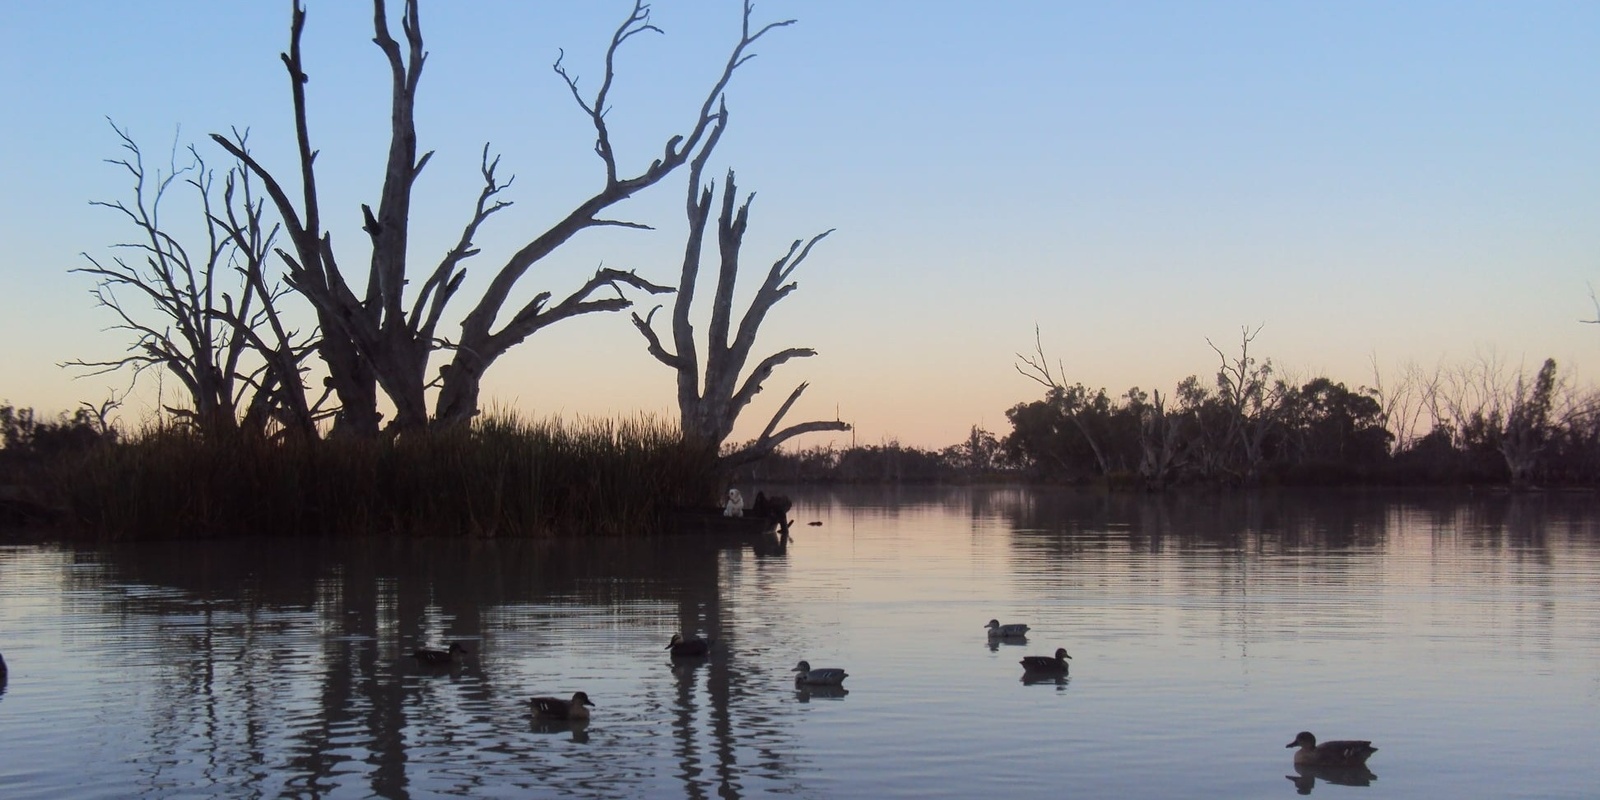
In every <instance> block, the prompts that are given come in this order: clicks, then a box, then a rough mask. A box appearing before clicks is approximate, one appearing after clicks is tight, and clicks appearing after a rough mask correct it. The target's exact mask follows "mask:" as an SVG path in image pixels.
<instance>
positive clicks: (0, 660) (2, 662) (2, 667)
mask: <svg viewBox="0 0 1600 800" xmlns="http://www.w3.org/2000/svg"><path fill="white" fill-rule="evenodd" d="M5 682H6V657H5V656H4V655H0V683H5Z"/></svg>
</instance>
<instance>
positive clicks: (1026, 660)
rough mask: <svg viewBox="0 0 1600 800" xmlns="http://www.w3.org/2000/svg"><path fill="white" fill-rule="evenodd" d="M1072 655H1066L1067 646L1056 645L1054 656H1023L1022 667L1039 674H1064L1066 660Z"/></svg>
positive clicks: (1065, 671) (1065, 672)
mask: <svg viewBox="0 0 1600 800" xmlns="http://www.w3.org/2000/svg"><path fill="white" fill-rule="evenodd" d="M1070 658H1072V656H1069V655H1067V648H1065V647H1057V648H1056V654H1055V655H1054V656H1023V657H1022V661H1021V662H1020V663H1021V664H1022V668H1023V669H1024V670H1026V671H1028V672H1036V673H1040V674H1050V675H1065V674H1067V660H1068V659H1070Z"/></svg>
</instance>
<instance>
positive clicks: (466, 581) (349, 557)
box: [69, 537, 795, 797]
mask: <svg viewBox="0 0 1600 800" xmlns="http://www.w3.org/2000/svg"><path fill="white" fill-rule="evenodd" d="M752 545H753V543H751V542H747V541H727V540H723V541H712V540H708V539H699V538H694V539H684V538H662V537H657V538H653V539H648V540H629V541H616V540H613V541H608V542H569V541H528V540H508V541H478V542H461V541H418V540H409V541H359V542H357V541H335V542H330V541H323V540H304V541H302V540H295V539H287V540H273V541H209V542H193V541H189V542H173V543H145V544H140V545H126V546H112V547H110V548H109V549H107V550H101V551H98V552H95V553H92V554H90V553H86V554H85V558H86V559H91V558H92V559H95V560H103V562H104V564H105V568H106V570H108V571H109V572H110V573H112V575H111V576H107V575H103V574H97V575H94V576H92V577H91V576H87V575H86V576H85V585H84V586H83V587H81V588H83V589H84V590H85V591H84V592H83V593H81V594H78V595H75V596H77V597H83V598H88V597H94V598H99V599H100V600H101V601H102V602H105V603H107V604H108V605H110V606H111V607H109V608H100V609H96V610H95V611H96V613H100V614H104V615H109V616H110V617H111V618H118V619H123V620H127V621H128V624H129V625H131V626H133V627H137V628H141V629H145V630H146V632H147V633H148V634H149V637H150V638H149V639H148V640H143V635H142V634H136V633H135V634H128V635H131V636H132V637H133V640H130V643H128V644H126V645H125V646H129V647H153V648H154V649H155V655H156V657H158V658H159V659H160V660H162V661H165V662H166V665H165V666H166V668H161V669H158V670H157V671H156V672H155V674H153V675H152V679H153V684H152V686H153V688H152V691H154V692H155V693H156V694H157V695H158V698H157V700H156V702H157V703H158V704H159V706H160V707H162V708H164V709H168V710H170V713H165V714H158V715H156V716H155V717H154V718H153V724H152V730H150V731H148V736H149V738H150V740H151V741H150V748H151V749H153V750H154V751H156V752H165V753H170V754H172V756H171V758H170V761H169V762H166V763H164V762H163V761H162V760H161V759H157V760H156V763H153V764H151V765H149V772H148V774H147V776H146V777H147V779H148V781H149V783H148V785H149V786H150V787H151V790H152V791H154V790H155V788H156V787H161V786H174V785H177V786H182V785H207V786H211V787H214V788H216V789H217V790H219V791H223V790H225V789H226V788H227V787H236V786H245V785H249V786H253V787H258V788H260V787H262V786H263V785H264V784H263V782H264V781H265V782H266V784H265V785H266V786H267V791H268V793H276V792H278V791H282V792H286V793H303V794H308V795H313V796H318V795H323V794H327V793H329V792H330V791H332V790H334V789H335V787H340V786H345V787H348V785H349V784H350V782H351V781H352V780H353V779H358V780H361V781H362V782H363V783H364V784H365V789H364V791H365V792H368V793H370V794H372V795H375V796H378V797H408V796H410V795H411V794H412V793H414V792H418V791H421V792H423V793H432V792H457V791H468V792H470V791H471V789H472V787H473V786H477V785H483V784H485V782H486V781H487V782H489V783H491V784H493V785H525V786H528V787H530V788H537V787H545V788H549V787H550V786H553V785H556V786H561V787H562V789H563V790H565V791H572V792H575V793H577V794H584V793H586V792H591V791H592V792H593V794H595V795H596V796H602V795H604V796H615V795H616V794H618V793H619V792H620V793H622V794H629V793H630V789H629V786H630V782H632V783H633V785H634V788H635V790H638V788H639V787H642V786H644V785H645V782H646V781H648V780H652V779H659V778H660V777H661V776H660V775H652V774H650V771H643V770H638V769H637V768H636V767H635V768H634V769H635V774H631V775H630V774H628V770H622V771H621V772H620V774H619V770H618V769H617V764H616V763H615V762H616V760H617V759H616V756H615V754H613V753H602V752H600V750H605V749H606V747H605V744H609V745H610V746H611V747H615V746H618V745H619V744H625V743H626V742H624V741H623V740H622V739H621V738H619V737H618V736H615V735H612V734H611V733H608V734H607V738H606V739H601V738H600V737H597V736H592V733H593V732H594V731H597V730H606V731H610V732H617V731H621V730H622V729H623V728H625V727H628V725H627V724H626V723H625V722H624V721H623V719H624V717H625V716H626V715H632V716H631V717H628V718H627V720H626V722H627V723H632V722H644V723H646V724H649V723H648V717H649V716H657V718H658V719H662V720H666V721H668V722H669V724H670V730H671V738H670V744H668V747H667V751H666V752H662V753H660V754H659V756H660V757H663V758H668V759H670V761H671V762H672V763H675V764H676V767H675V769H673V770H671V772H672V773H673V774H674V775H675V777H676V782H677V784H678V786H679V788H680V789H681V790H682V793H683V794H685V795H686V796H689V797H704V796H710V795H712V794H715V795H717V796H721V797H737V796H740V795H741V794H742V788H741V787H742V784H743V783H744V782H746V781H747V780H750V779H751V778H758V779H759V780H761V781H763V782H766V783H767V784H768V785H770V784H771V782H773V781H777V782H780V783H787V784H789V785H790V788H791V789H792V788H793V774H794V770H793V769H792V766H791V765H790V762H792V761H793V760H794V758H795V756H794V755H792V752H793V748H792V747H790V744H791V743H790V742H787V741H785V736H786V735H787V730H788V724H787V723H786V722H784V721H782V717H783V716H784V715H785V714H788V713H793V710H792V709H793V708H794V706H792V705H788V704H784V703H782V702H779V701H776V700H774V699H771V698H773V694H772V692H771V691H770V690H769V689H768V688H766V687H765V686H763V685H762V684H763V683H765V681H766V676H767V674H768V672H770V670H768V669H766V668H762V667H756V668H750V667H746V666H744V665H741V664H740V663H739V658H738V655H737V653H728V652H725V651H724V648H722V647H720V646H719V647H718V649H717V652H716V653H714V654H713V655H712V656H711V657H701V658H692V659H669V660H668V664H665V665H663V664H661V662H660V661H657V660H656V658H657V656H654V655H650V654H651V653H654V654H659V653H660V652H661V649H660V648H661V646H660V644H659V642H660V641H661V638H662V637H663V636H664V635H665V634H664V632H666V631H670V630H682V631H685V632H689V633H700V634H703V635H705V636H707V637H708V638H714V639H718V640H723V639H724V638H725V637H729V636H732V635H734V632H733V631H732V630H730V629H729V626H728V625H727V623H726V621H725V620H724V618H723V617H724V615H723V603H722V597H721V594H720V593H721V578H722V577H723V575H722V571H721V570H722V569H723V565H724V561H725V559H741V558H744V557H745V556H746V554H750V555H753V556H754V557H756V558H758V559H761V560H768V559H782V558H783V557H784V552H785V551H784V548H783V547H782V543H776V542H767V541H762V542H760V543H758V545H759V546H752ZM70 574H73V573H69V575H70ZM90 584H92V585H90ZM107 585H115V586H118V587H120V591H118V592H116V593H108V592H106V591H105V587H106V586H107ZM592 617H600V618H604V619H607V620H609V622H610V625H611V626H612V627H613V630H611V631H610V633H611V635H610V636H609V637H608V636H605V635H600V636H598V637H597V636H596V634H597V631H596V630H595V626H592V625H588V624H586V623H584V622H581V621H579V622H574V620H583V619H586V618H592ZM599 633H604V632H603V631H600V632H599ZM635 633H637V634H640V635H647V636H648V641H649V644H648V645H641V647H640V649H639V655H638V658H637V666H636V667H635V669H636V670H637V671H639V672H648V671H651V670H661V671H662V674H663V675H666V676H670V679H671V681H672V686H673V689H672V691H671V693H670V699H669V698H668V697H655V698H646V699H645V700H644V701H643V702H642V703H641V702H639V701H638V698H637V694H638V687H637V686H635V687H633V689H632V691H633V692H634V694H635V695H636V697H635V702H634V706H635V707H633V708H627V709H624V708H620V707H618V706H616V705H612V706H611V707H610V708H602V709H597V712H598V713H597V715H596V716H597V718H598V719H597V721H596V723H594V724H595V728H594V729H591V727H590V724H588V723H570V722H566V721H551V720H538V719H533V720H531V723H530V722H524V724H531V728H530V727H524V728H521V732H522V735H523V736H526V735H528V734H529V733H531V734H537V736H536V737H535V738H534V739H533V740H522V741H518V739H519V738H520V737H519V736H518V735H517V733H518V730H517V729H516V728H509V727H507V726H506V724H505V723H506V722H507V719H508V718H512V717H514V718H516V719H522V720H528V718H529V717H531V715H530V714H527V713H526V702H527V698H528V696H531V694H533V693H534V691H533V690H534V688H536V687H531V686H528V685H526V684H527V683H528V681H527V680H526V679H524V678H522V677H520V676H522V675H526V674H531V673H534V672H536V670H533V669H529V668H528V667H529V665H530V664H531V663H533V662H535V661H538V662H540V663H542V662H543V661H544V660H549V659H550V658H551V657H552V656H555V657H556V660H557V661H558V662H559V663H561V664H565V665H568V666H569V667H571V670H570V671H571V672H573V673H574V675H575V678H576V677H581V676H582V674H583V672H585V661H584V660H583V657H582V654H581V653H580V652H579V651H580V650H581V649H583V648H585V647H590V646H592V645H595V644H596V643H597V642H598V644H599V645H601V647H602V649H604V650H609V651H615V650H616V649H617V648H618V647H623V646H628V645H629V643H630V637H631V636H632V635H633V634H635ZM575 634H576V635H579V636H581V637H582V639H581V640H573V639H572V638H571V637H573V636H574V635H575ZM134 640H143V641H142V643H141V642H139V641H134ZM455 640H461V641H465V642H468V643H470V645H471V650H472V653H473V655H472V656H471V657H470V658H466V659H463V660H462V661H460V662H459V663H453V664H450V665H445V666H442V667H439V668H428V667H424V666H421V665H419V664H418V663H417V661H416V660H415V659H414V658H411V657H410V654H411V653H412V652H413V651H414V650H415V649H416V648H418V647H420V646H423V645H424V644H426V643H429V642H438V641H455ZM144 657H145V656H140V658H144ZM587 671H588V672H590V673H593V670H592V669H588V670H587ZM575 678H568V679H563V678H560V676H540V677H539V678H538V682H539V683H540V684H545V683H549V684H551V685H540V686H538V687H537V688H539V689H540V690H544V689H549V690H562V689H564V688H566V684H567V683H568V682H571V681H573V680H575ZM643 679H644V680H653V678H651V676H648V675H645V676H643ZM554 684H561V685H554ZM567 690H570V689H567ZM612 695H613V693H610V692H608V695H607V696H612ZM596 696H599V695H598V694H597V695H596ZM736 698H737V699H738V700H737V701H736ZM751 698H766V699H764V700H762V701H761V702H750V699H751ZM741 704H742V705H741ZM608 705H610V704H608ZM736 706H737V708H736ZM508 708H518V709H520V713H518V714H514V715H513V714H508V713H507V709H508ZM786 709H789V710H788V711H786ZM640 715H644V716H645V717H646V719H643V720H640V719H639V716H640ZM552 734H554V735H555V736H552ZM560 734H568V735H567V736H560ZM626 735H628V736H632V735H635V734H632V733H627V734H626ZM553 739H554V740H559V741H560V743H561V744H562V746H563V748H562V749H561V750H560V751H559V752H556V751H550V750H549V746H550V745H549V743H550V742H551V741H552V740H553ZM541 742H543V743H545V744H541ZM580 745H581V746H583V749H581V750H576V751H573V750H566V749H565V748H567V747H573V746H580ZM597 745H598V746H600V750H595V749H591V748H593V747H594V746H597ZM519 751H525V752H523V755H524V756H533V755H537V754H538V753H541V752H543V753H545V754H546V755H547V756H551V757H548V758H532V757H526V758H515V759H511V760H509V761H507V760H504V759H503V758H499V757H494V758H491V757H490V756H488V755H485V754H489V753H494V752H502V753H504V752H519ZM634 755H635V756H636V755H637V754H634ZM556 756H559V757H556ZM474 762H476V763H474ZM196 764H203V765H204V766H202V767H198V768H199V769H201V770H203V771H204V775H193V774H190V773H192V772H193V770H195V769H197V767H196ZM267 765H270V766H267ZM557 773H560V774H557ZM599 775H608V776H609V777H608V780H607V781H605V782H603V785H602V784H601V783H592V784H591V782H590V780H589V779H590V778H593V777H595V776H599ZM581 776H589V777H588V778H585V777H581ZM575 777H577V778H578V779H577V780H576V782H574V778H575ZM274 782H275V783H276V788H275V789H273V788H271V786H272V784H273V783H274ZM158 793H159V792H158Z"/></svg>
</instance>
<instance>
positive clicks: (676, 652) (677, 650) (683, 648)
mask: <svg viewBox="0 0 1600 800" xmlns="http://www.w3.org/2000/svg"><path fill="white" fill-rule="evenodd" d="M713 644H715V642H713V641H709V640H706V639H701V638H699V637H695V638H693V639H685V638H683V637H682V636H680V635H678V634H676V633H674V634H672V641H670V642H668V643H667V649H668V650H671V651H672V657H673V658H685V657H693V656H704V655H710V654H711V645H713Z"/></svg>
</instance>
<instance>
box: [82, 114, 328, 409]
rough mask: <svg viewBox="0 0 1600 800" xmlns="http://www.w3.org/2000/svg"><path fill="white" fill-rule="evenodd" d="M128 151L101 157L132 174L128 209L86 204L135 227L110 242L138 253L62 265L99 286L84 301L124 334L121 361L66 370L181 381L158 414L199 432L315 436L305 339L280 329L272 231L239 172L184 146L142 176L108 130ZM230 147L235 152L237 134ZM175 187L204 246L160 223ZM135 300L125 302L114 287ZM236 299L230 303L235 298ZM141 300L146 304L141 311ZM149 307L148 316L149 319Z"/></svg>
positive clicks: (137, 155) (136, 161)
mask: <svg viewBox="0 0 1600 800" xmlns="http://www.w3.org/2000/svg"><path fill="white" fill-rule="evenodd" d="M111 127H112V130H114V131H116V134H117V136H118V138H120V139H121V140H122V149H123V150H124V151H126V153H127V155H126V156H125V157H124V158H121V159H108V162H109V163H112V164H115V165H118V166H121V167H122V168H124V169H126V170H127V171H128V173H129V174H130V175H131V176H132V177H133V201H132V204H131V205H130V204H128V203H124V202H122V201H120V200H119V201H111V202H106V201H94V202H93V203H92V204H93V205H96V206H100V207H103V208H109V209H112V210H114V211H117V212H119V213H120V214H122V215H123V216H124V217H126V218H127V219H128V221H129V222H131V223H132V224H133V225H134V227H135V228H137V229H138V231H139V239H138V241H133V242H127V243H123V244H119V245H116V247H118V248H119V249H128V250H133V251H135V252H137V253H138V254H139V255H140V258H138V259H135V260H133V261H132V262H131V263H130V261H129V260H125V259H123V258H120V257H117V258H113V259H112V260H111V262H110V263H104V262H101V261H99V260H97V259H95V258H94V257H92V256H90V255H88V254H87V253H85V254H84V258H86V259H88V261H89V264H90V266H88V267H82V268H79V269H75V270H73V271H74V272H81V273H84V274H88V275H92V276H94V277H95V278H97V279H98V281H99V282H98V283H97V285H96V286H95V289H94V294H95V298H96V299H97V300H98V301H99V303H100V305H101V306H104V307H106V308H109V309H111V310H112V312H113V313H115V314H116V316H117V317H118V318H119V320H120V322H119V323H118V324H117V325H116V326H115V327H116V328H119V329H122V330H126V331H128V332H130V333H131V334H133V337H134V341H133V343H132V345H130V347H129V349H128V355H126V356H124V357H122V358H119V359H113V360H109V361H72V362H68V363H67V364H66V366H73V367H81V368H86V369H88V370H90V373H89V374H104V373H106V372H111V371H115V370H118V369H122V368H124V367H131V368H132V369H133V371H134V375H135V379H137V376H138V374H139V373H140V372H142V371H143V370H145V369H148V368H151V367H157V368H162V369H165V370H167V371H168V372H169V373H171V374H172V375H173V376H174V377H176V378H177V379H178V381H179V382H180V383H181V384H182V385H183V387H184V390H185V392H186V394H187V395H188V398H187V399H188V401H189V407H188V408H183V407H169V408H168V409H167V410H168V411H169V412H171V413H173V414H175V415H177V416H179V417H181V418H184V419H186V420H188V421H190V422H191V423H192V424H194V425H195V426H196V427H197V428H198V429H199V430H200V431H201V432H202V433H204V434H206V435H211V436H215V435H221V434H225V433H228V432H231V431H234V430H236V429H240V428H242V429H244V430H246V431H250V432H254V433H264V432H266V431H267V430H268V429H269V426H271V425H274V424H275V425H276V426H278V427H279V428H280V429H282V430H287V431H293V432H295V433H296V434H299V435H306V436H314V435H315V434H316V426H315V413H316V412H315V405H316V404H314V403H312V402H310V401H308V399H307V395H306V392H305V386H304V382H303V380H302V378H301V364H302V362H303V361H304V360H305V359H306V358H307V356H308V355H309V354H310V353H311V352H312V345H313V343H314V341H315V338H316V337H315V334H314V333H313V334H307V335H302V334H300V333H299V332H298V331H295V330H292V329H290V328H289V327H288V326H287V325H286V324H285V322H284V320H283V319H282V317H281V316H280V315H279V313H278V309H277V305H278V302H279V300H280V299H281V298H282V297H283V295H284V292H285V290H284V289H283V288H282V287H281V286H276V285H273V286H269V285H268V282H267V278H266V276H265V274H264V267H265V263H266V261H267V257H268V253H269V252H270V249H271V246H272V241H273V239H274V237H275V236H276V234H277V227H276V226H273V227H271V228H268V227H267V226H265V224H264V223H263V214H264V211H265V209H264V203H263V201H262V200H260V199H259V198H257V197H256V196H255V190H254V188H253V185H252V182H251V180H250V176H249V174H248V173H246V172H245V171H243V170H242V169H239V168H235V169H230V170H228V171H227V172H226V173H225V174H224V175H223V177H222V185H221V187H220V192H221V195H220V197H218V196H217V192H218V187H217V185H216V182H215V173H214V172H213V171H212V170H211V169H210V168H208V167H207V166H206V163H205V160H204V159H202V158H201V156H200V154H199V152H198V151H197V150H195V149H194V148H193V147H192V146H191V147H189V148H188V153H189V156H190V161H189V163H187V164H184V165H181V166H180V165H178V164H177V163H176V160H174V161H173V163H172V164H171V165H170V166H169V168H168V170H167V171H166V173H165V174H162V173H161V172H160V171H159V170H158V171H156V172H155V173H154V174H151V173H150V172H149V171H148V170H147V169H146V167H145V164H144V155H143V153H142V152H141V151H140V149H139V146H138V145H137V144H136V143H135V142H134V140H133V138H132V137H131V136H130V135H129V134H128V132H127V131H126V130H124V129H121V128H118V127H117V126H116V124H115V123H113V124H112V126H111ZM233 142H234V144H235V146H236V147H238V148H239V149H240V151H241V152H243V151H245V150H246V140H245V136H244V135H242V134H238V133H236V134H235V138H234V139H233ZM180 179H181V180H182V184H181V185H186V186H188V187H191V188H192V189H193V190H194V194H195V197H196V199H197V200H198V201H199V209H198V210H199V212H200V213H199V216H200V222H201V225H200V226H199V227H198V228H195V229H194V230H196V231H199V232H200V233H197V234H196V235H197V237H199V236H203V238H204V240H205V248H204V250H203V251H201V250H199V249H198V248H191V247H189V246H186V245H185V244H184V238H185V237H184V236H183V235H182V233H181V232H180V231H179V230H178V229H176V228H173V227H171V226H170V225H169V224H168V223H166V222H164V221H163V220H162V218H161V211H162V204H163V201H164V200H166V199H167V192H168V191H169V190H170V189H172V188H173V186H174V185H175V183H176V182H177V181H179V180H180ZM122 290H127V291H130V292H131V293H132V294H133V295H134V296H136V297H142V300H143V303H142V304H136V303H134V302H133V301H131V300H125V299H124V296H123V295H122V294H119V292H120V291H122ZM235 294H237V298H235V296H234V295H235ZM145 304H147V306H148V308H145V307H141V306H143V305H145ZM151 311H153V318H154V319H153V320H152V313H151Z"/></svg>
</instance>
